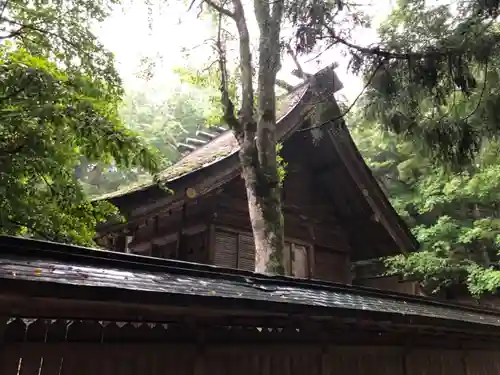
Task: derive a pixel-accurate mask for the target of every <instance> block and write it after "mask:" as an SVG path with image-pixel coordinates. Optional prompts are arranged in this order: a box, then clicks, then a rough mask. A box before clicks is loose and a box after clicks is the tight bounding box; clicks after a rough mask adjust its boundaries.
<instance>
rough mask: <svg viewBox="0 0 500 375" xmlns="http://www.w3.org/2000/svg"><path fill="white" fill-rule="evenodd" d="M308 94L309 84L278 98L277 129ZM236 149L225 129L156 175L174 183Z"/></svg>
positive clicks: (108, 196) (117, 194) (140, 187)
mask: <svg viewBox="0 0 500 375" xmlns="http://www.w3.org/2000/svg"><path fill="white" fill-rule="evenodd" d="M308 91H309V85H307V84H303V85H300V86H299V87H297V88H296V89H295V90H294V91H293V92H291V93H289V94H287V95H285V96H283V97H281V98H279V100H278V109H277V114H276V118H277V122H278V127H280V128H282V129H283V128H284V127H283V126H280V124H281V125H282V123H283V121H284V120H285V119H286V118H287V116H288V115H289V114H290V112H291V111H292V110H293V109H294V108H295V106H296V105H297V104H298V103H299V102H301V101H303V100H304V99H305V94H306V93H307V92H308ZM283 130H284V129H283ZM239 150H240V146H239V144H238V141H237V140H236V138H235V136H234V134H233V132H232V131H231V130H227V131H226V132H224V133H222V134H221V135H219V136H218V137H216V138H215V139H213V140H212V141H210V142H209V143H207V144H206V145H204V146H202V147H200V148H198V149H196V150H194V151H193V152H191V153H189V154H187V155H186V156H184V157H183V158H181V159H180V160H179V161H177V162H176V163H174V164H173V165H171V166H170V167H168V168H167V169H165V170H164V171H162V172H160V173H159V175H158V176H157V178H158V181H160V182H162V183H169V182H173V181H174V180H177V179H180V178H182V177H184V176H186V175H188V174H191V173H193V172H196V171H197V170H199V169H203V168H206V167H208V166H210V165H213V164H215V163H217V162H218V161H220V160H222V159H225V158H228V157H230V156H232V155H235V154H236V153H237V152H238V151H239ZM153 185H154V183H153V182H150V183H146V184H141V185H137V186H133V187H131V188H127V189H124V190H118V191H116V192H113V193H109V194H105V195H103V196H100V197H99V200H102V199H113V198H117V197H122V196H124V195H127V194H130V193H133V192H135V191H138V190H144V189H147V188H148V187H151V186H153Z"/></svg>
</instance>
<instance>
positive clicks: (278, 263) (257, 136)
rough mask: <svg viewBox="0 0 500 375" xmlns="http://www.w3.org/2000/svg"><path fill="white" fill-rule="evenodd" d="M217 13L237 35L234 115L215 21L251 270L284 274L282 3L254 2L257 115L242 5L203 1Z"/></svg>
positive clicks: (234, 1)
mask: <svg viewBox="0 0 500 375" xmlns="http://www.w3.org/2000/svg"><path fill="white" fill-rule="evenodd" d="M205 2H206V3H207V4H209V5H210V6H212V8H214V9H216V10H217V11H218V12H219V14H220V15H221V17H222V15H224V16H227V17H230V18H232V19H233V20H234V21H235V23H236V27H237V29H238V34H239V46H240V48H239V53H240V71H241V95H242V101H241V108H240V110H239V112H238V117H236V116H235V113H234V112H235V110H234V105H233V103H232V102H231V100H230V98H229V94H228V89H227V72H226V61H225V52H224V49H223V46H222V42H221V18H220V19H219V40H218V49H219V59H220V68H221V93H222V104H223V106H224V110H225V111H224V119H225V121H226V122H227V124H228V125H229V126H230V128H231V129H232V130H233V132H234V134H235V136H236V139H237V140H238V142H239V144H240V147H241V151H240V161H241V166H242V177H243V178H244V180H245V186H246V190H247V197H248V208H249V213H250V221H251V224H252V231H253V236H254V241H255V250H256V252H255V271H256V272H261V273H278V274H283V273H284V266H283V248H284V227H283V225H284V223H283V218H282V214H281V199H280V198H281V191H280V181H279V174H278V162H277V155H276V97H275V84H276V74H277V72H278V65H279V61H280V52H281V51H280V40H279V37H280V27H281V20H282V15H283V6H284V5H283V0H276V1H274V2H271V3H272V6H270V2H269V1H268V0H255V1H254V7H255V15H256V18H257V22H258V24H259V29H260V40H259V75H258V97H257V100H258V103H259V105H258V113H257V116H256V114H255V111H254V99H255V97H254V90H253V81H252V78H253V77H252V71H253V69H252V58H251V53H250V37H249V33H248V27H247V22H246V18H245V13H244V10H243V6H242V3H241V0H232V7H233V9H232V10H229V9H226V8H224V7H223V6H222V5H220V4H218V3H215V2H214V1H212V0H205Z"/></svg>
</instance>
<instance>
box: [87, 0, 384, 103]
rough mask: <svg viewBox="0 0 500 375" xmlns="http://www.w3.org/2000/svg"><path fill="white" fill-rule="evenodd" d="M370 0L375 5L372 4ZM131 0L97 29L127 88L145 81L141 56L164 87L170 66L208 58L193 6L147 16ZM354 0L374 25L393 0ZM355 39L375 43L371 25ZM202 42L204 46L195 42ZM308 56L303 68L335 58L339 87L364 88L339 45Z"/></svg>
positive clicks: (206, 30) (351, 94)
mask: <svg viewBox="0 0 500 375" xmlns="http://www.w3.org/2000/svg"><path fill="white" fill-rule="evenodd" d="M125 1H126V0H125ZM368 1H371V2H372V3H374V4H375V5H374V6H371V5H370V3H368ZM130 3H131V4H130V5H127V6H125V7H120V8H117V9H116V10H115V11H114V12H113V14H112V15H111V17H110V18H109V19H108V20H107V21H106V22H105V23H104V24H103V25H102V26H101V27H100V28H99V30H98V32H97V33H98V35H99V37H100V39H101V40H102V41H103V42H104V44H105V45H106V47H107V48H109V49H110V50H111V51H112V52H114V53H115V55H116V59H117V63H118V69H119V71H120V74H121V75H122V78H123V79H124V82H125V85H126V88H133V87H137V86H138V85H143V84H144V81H143V80H142V79H140V78H138V77H137V74H138V73H139V72H140V71H141V66H140V62H141V58H144V57H146V58H149V59H153V60H154V61H155V63H156V64H157V68H156V74H155V77H154V83H155V84H158V83H160V84H162V85H165V86H167V87H168V86H170V85H174V84H175V83H176V82H177V77H176V75H175V74H174V73H173V71H172V70H173V68H175V67H179V66H186V65H188V64H189V65H191V66H195V67H196V66H198V67H201V66H203V65H204V64H206V62H207V49H206V48H208V46H207V43H206V42H205V40H206V39H207V37H209V36H210V35H211V33H212V32H213V31H212V30H213V28H212V26H211V24H210V21H209V20H202V19H199V18H198V17H197V14H196V12H195V11H191V12H188V11H187V9H186V6H185V5H184V2H182V1H172V2H171V3H173V5H169V6H168V9H167V7H166V6H163V7H153V9H151V10H152V13H153V16H152V17H151V16H148V7H147V6H145V5H144V3H141V2H138V1H131V2H130ZM132 3H134V4H132ZM358 3H364V4H366V5H365V7H364V9H366V10H367V11H369V13H371V14H372V15H373V17H374V22H373V25H374V27H375V26H376V25H378V24H379V23H380V21H382V20H383V19H384V18H385V17H386V16H387V15H388V14H389V12H390V10H391V8H392V5H391V4H392V1H391V0H378V1H376V0H358ZM150 21H152V23H151V22H150ZM251 31H252V30H251ZM355 39H356V42H357V43H359V44H362V45H367V44H370V43H373V42H375V41H376V34H375V30H374V29H372V30H366V31H364V32H360V33H358V34H357V35H356V36H355ZM200 45H202V46H203V45H205V47H198V46H200ZM185 49H189V50H191V51H192V52H191V54H190V57H189V59H188V60H186V59H185V53H184V50H185ZM306 60H307V59H306V58H302V65H303V68H304V70H306V71H307V72H310V73H314V72H316V71H317V70H318V69H319V68H322V67H324V66H325V65H328V64H331V63H332V62H337V63H339V68H338V69H337V74H338V75H339V77H340V79H341V81H342V82H343V84H344V89H343V90H342V91H341V92H340V93H341V94H343V95H345V96H346V97H347V98H348V99H350V100H352V99H354V98H355V97H356V96H357V95H358V94H359V92H360V90H361V89H362V84H361V82H360V80H359V78H357V77H355V76H353V75H352V74H349V73H348V72H347V71H346V70H347V69H346V68H347V62H348V61H346V59H345V58H344V57H343V56H342V55H341V54H340V53H339V52H338V51H328V52H326V53H324V54H323V55H322V56H321V57H320V58H319V63H318V61H317V60H313V61H309V62H306ZM292 69H294V65H293V62H292V61H290V59H287V60H285V61H284V64H283V68H282V72H281V74H280V75H281V77H282V78H287V79H289V80H290V79H291V77H290V76H289V75H288V72H290V71H291V70H292Z"/></svg>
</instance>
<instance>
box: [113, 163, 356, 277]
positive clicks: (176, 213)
mask: <svg viewBox="0 0 500 375" xmlns="http://www.w3.org/2000/svg"><path fill="white" fill-rule="evenodd" d="M287 163H288V165H287V177H286V179H285V182H284V188H283V211H284V220H285V238H286V252H285V261H286V270H287V273H288V274H289V275H294V276H298V277H303V278H315V279H321V280H329V281H337V282H344V283H350V282H351V273H350V260H349V259H350V251H351V247H350V244H349V240H348V236H347V234H346V233H345V231H344V230H343V228H342V226H341V225H340V223H339V221H338V219H337V218H336V217H335V215H334V213H333V212H332V210H331V208H330V205H329V202H328V198H327V196H326V195H325V194H323V192H322V191H321V189H318V188H317V187H316V186H314V184H313V179H312V178H310V176H309V173H310V172H309V171H308V169H307V168H306V167H305V166H304V165H303V164H301V162H300V160H299V158H297V157H296V156H293V155H292V156H289V157H288V161H287ZM251 233H252V230H251V225H250V219H249V214H248V205H247V199H246V190H245V186H244V181H243V179H242V178H241V177H237V178H235V179H233V180H231V181H230V182H228V183H226V184H225V185H223V186H222V187H221V188H220V189H218V190H217V191H215V192H213V193H212V194H210V195H207V196H203V197H199V198H195V199H191V200H187V201H186V202H184V203H183V204H180V205H177V206H175V207H168V208H166V209H165V210H164V211H163V212H161V213H160V214H158V215H157V216H155V217H152V218H149V219H147V220H146V221H144V222H143V223H142V224H141V225H139V226H136V227H135V228H133V229H131V241H130V242H129V243H128V245H127V249H128V250H127V251H130V252H133V253H137V254H143V255H152V256H156V257H162V258H173V259H179V260H186V261H191V262H199V263H211V264H215V265H219V266H223V267H231V268H240V269H244V270H248V271H253V270H254V264H255V246H254V244H253V239H252V235H251ZM132 236H133V237H132ZM121 239H122V241H121V242H118V243H119V244H122V245H123V242H124V241H123V235H122V238H121ZM115 250H120V249H119V248H117V247H116V243H115Z"/></svg>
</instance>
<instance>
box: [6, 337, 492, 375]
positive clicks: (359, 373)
mask: <svg viewBox="0 0 500 375" xmlns="http://www.w3.org/2000/svg"><path fill="white" fill-rule="evenodd" d="M462 353H463V352H462V351H461V350H440V349H413V350H410V351H409V352H408V353H407V361H406V364H407V366H406V369H405V366H404V364H403V359H404V351H403V350H402V349H401V348H399V347H370V346H335V347H332V346H329V347H326V348H323V347H321V346H320V345H318V344H310V345H307V344H300V345H298V344H293V345H288V344H286V343H281V344H241V343H240V344H237V343H234V344H218V345H207V346H206V347H205V349H204V350H200V348H197V347H195V346H194V345H174V344H162V343H152V342H150V343H146V342H144V343H130V344H128V343H120V342H117V343H112V344H110V343H108V344H101V343H69V342H66V343H59V344H54V343H35V344H33V343H15V344H11V345H9V346H5V347H3V348H2V352H1V353H0V354H1V359H2V363H1V368H0V370H1V374H2V375H67V374H68V375H69V374H71V375H97V374H98V375H144V374H151V375H164V374H176V375H234V374H237V375H255V374H259V375H304V374H307V375H338V374H348V375H371V374H373V375H375V374H377V375H378V374H383V375H463V374H464V368H463V366H462V361H461V355H462ZM20 358H22V363H21V365H20V366H18V363H19V359H20ZM60 358H63V359H64V360H63V362H62V366H60V361H59V359H60ZM466 364H467V371H468V372H467V375H498V374H499V373H500V355H499V352H498V351H479V350H476V351H470V352H469V355H468V356H467V360H466ZM405 370H406V371H405Z"/></svg>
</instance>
